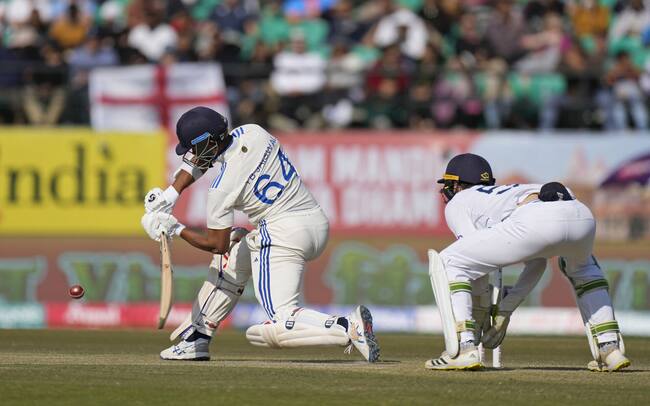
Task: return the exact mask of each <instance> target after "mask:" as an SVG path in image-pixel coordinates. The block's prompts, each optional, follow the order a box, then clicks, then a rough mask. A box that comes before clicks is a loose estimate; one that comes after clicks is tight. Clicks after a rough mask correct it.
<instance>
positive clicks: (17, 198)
mask: <svg viewBox="0 0 650 406" xmlns="http://www.w3.org/2000/svg"><path fill="white" fill-rule="evenodd" d="M164 174H165V135H164V134H163V133H149V134H125V133H94V132H92V131H91V130H89V129H66V128H52V129H42V128H7V127H0V235H138V234H141V233H142V228H141V226H140V217H141V216H142V214H143V212H144V209H143V203H142V201H143V198H144V194H145V193H146V192H147V191H148V190H149V189H150V188H152V187H155V186H161V185H162V182H163V179H164Z"/></svg>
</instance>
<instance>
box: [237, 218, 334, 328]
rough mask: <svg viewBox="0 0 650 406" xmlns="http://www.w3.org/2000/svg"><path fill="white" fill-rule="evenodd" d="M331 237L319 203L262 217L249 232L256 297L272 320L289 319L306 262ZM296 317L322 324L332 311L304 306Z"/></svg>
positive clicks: (320, 251)
mask: <svg viewBox="0 0 650 406" xmlns="http://www.w3.org/2000/svg"><path fill="white" fill-rule="evenodd" d="M328 238H329V221H328V220H327V217H326V216H325V213H323V210H322V209H321V208H320V207H316V208H314V209H310V210H305V211H299V212H291V213H287V214H285V215H283V216H281V217H275V218H272V219H268V220H262V221H261V222H260V223H259V225H258V228H257V230H255V231H253V232H251V233H250V234H249V235H248V236H247V241H248V245H249V248H250V249H251V267H252V271H253V284H254V286H255V297H256V298H257V300H258V301H259V303H260V305H262V307H263V308H264V311H265V312H266V314H267V316H268V317H269V319H271V320H276V321H279V320H287V319H288V318H289V317H291V316H293V313H294V311H295V310H296V309H298V308H299V307H298V298H299V296H300V287H301V283H302V276H303V272H304V271H305V262H307V261H309V260H311V259H314V258H316V257H318V256H319V255H320V254H321V253H322V252H323V250H324V249H325V246H326V245H327V240H328ZM296 318H297V320H298V321H300V322H304V323H306V324H309V325H312V326H315V327H323V326H324V325H325V323H326V322H327V320H329V319H331V318H332V316H331V315H327V314H324V313H320V312H317V311H314V310H309V309H301V311H300V312H299V313H298V316H296Z"/></svg>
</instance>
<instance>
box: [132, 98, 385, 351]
mask: <svg viewBox="0 0 650 406" xmlns="http://www.w3.org/2000/svg"><path fill="white" fill-rule="evenodd" d="M176 132H177V135H178V139H179V144H178V146H177V148H176V152H177V153H178V154H179V155H184V163H183V165H182V166H181V168H180V170H179V172H178V174H177V176H176V179H175V181H174V184H172V186H170V187H169V188H168V189H167V190H165V191H162V190H160V189H154V190H152V191H151V192H150V193H148V194H147V197H146V198H145V207H146V208H147V213H146V214H145V215H144V217H143V219H142V224H143V227H144V228H145V230H146V231H147V233H148V234H149V235H150V237H151V238H153V239H158V240H159V239H160V234H161V233H162V232H163V231H165V232H167V233H168V235H171V236H173V235H179V236H180V237H181V238H183V239H184V240H186V241H187V242H189V243H190V244H191V245H193V246H195V247H197V248H199V249H202V250H205V251H210V252H212V253H214V254H215V256H214V259H213V261H212V263H211V265H210V276H209V278H208V281H206V282H205V284H204V285H203V288H202V289H201V290H200V292H199V295H198V297H197V300H196V301H195V303H194V308H193V312H192V314H191V315H190V316H189V317H188V319H187V320H185V322H184V323H182V324H181V325H180V326H179V327H178V328H177V329H176V331H175V332H174V333H172V340H173V339H175V338H177V337H181V338H182V340H181V341H180V343H178V344H177V345H173V346H171V347H170V348H168V349H166V350H164V351H162V352H161V354H160V355H161V357H162V358H163V359H170V360H201V359H209V348H208V346H209V342H210V338H211V337H212V335H213V334H214V332H215V330H216V329H217V327H218V326H219V323H220V322H221V321H222V320H223V319H224V318H225V317H226V316H227V315H228V314H229V313H230V311H231V310H232V309H233V308H234V306H235V305H236V303H237V300H238V299H239V296H241V294H242V292H243V289H244V287H245V285H246V283H247V281H248V279H249V277H250V275H251V273H252V276H253V285H254V288H255V296H256V298H257V300H258V301H259V303H260V305H261V306H262V308H263V309H264V311H265V313H266V315H267V316H268V321H266V322H264V323H262V324H259V325H254V326H252V327H250V328H249V329H248V330H247V331H246V337H247V339H248V340H249V341H250V342H251V343H252V344H254V345H258V346H264V347H271V348H291V347H300V346H310V345H337V346H349V347H348V352H349V349H350V348H351V347H352V346H354V347H355V348H356V349H357V350H359V352H360V353H361V354H362V355H363V357H364V358H365V359H366V360H367V361H368V362H375V361H377V360H378V359H379V346H378V344H377V342H376V339H375V336H374V333H373V330H372V316H371V314H370V311H369V310H368V309H367V308H366V307H364V306H359V307H357V308H356V309H355V311H353V312H352V313H351V314H350V315H348V316H347V317H339V316H335V315H329V314H324V313H321V312H318V311H315V310H311V309H306V308H303V307H300V306H298V297H299V293H300V285H301V282H302V274H303V272H304V266H305V262H306V261H309V260H312V259H314V258H316V257H318V256H319V255H320V254H321V252H322V251H323V250H324V248H325V246H326V244H327V240H328V235H329V222H328V219H327V217H326V216H325V214H324V212H323V210H322V209H321V207H320V206H319V205H318V203H317V202H316V200H315V199H314V198H313V196H312V195H311V193H310V192H309V190H308V189H307V188H306V187H305V185H304V184H303V183H302V181H301V179H300V177H299V176H298V173H297V172H296V169H295V168H294V166H293V165H292V164H291V162H290V161H289V159H288V158H287V156H286V155H285V153H284V152H283V150H282V148H281V147H280V143H279V142H278V140H277V139H276V138H275V137H273V136H272V135H271V134H269V133H268V132H267V131H265V130H264V129H263V128H262V127H260V126H258V125H255V124H247V125H243V126H240V127H237V128H235V129H233V130H232V131H231V132H228V125H227V121H226V119H225V118H224V117H223V116H222V115H220V114H219V113H217V112H216V111H214V110H211V109H209V108H206V107H196V108H193V109H191V110H189V111H188V112H186V113H184V114H183V115H182V116H181V118H180V119H179V121H178V123H177V129H176ZM212 166H215V167H217V168H219V171H218V174H217V175H216V176H215V178H214V181H213V182H212V184H211V186H210V189H209V191H208V202H207V230H205V231H204V232H197V231H193V230H190V229H188V228H186V227H185V226H183V225H182V224H180V223H179V222H178V221H177V220H176V218H174V216H172V215H171V214H170V212H171V208H172V207H173V205H174V203H175V201H176V199H177V198H178V194H179V193H180V192H182V190H183V189H184V188H186V187H187V186H189V185H190V184H191V183H192V182H193V181H194V180H195V179H197V178H198V177H200V176H202V175H203V173H204V172H205V171H207V170H208V169H209V168H210V167H212ZM234 210H241V211H243V212H244V213H245V214H247V215H248V218H249V220H250V222H251V223H252V224H253V225H254V226H256V229H255V230H253V231H252V232H250V233H247V232H246V231H242V230H241V229H236V228H233V224H234ZM239 240H241V242H239Z"/></svg>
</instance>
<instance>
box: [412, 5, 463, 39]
mask: <svg viewBox="0 0 650 406" xmlns="http://www.w3.org/2000/svg"><path fill="white" fill-rule="evenodd" d="M419 15H420V17H421V18H422V19H423V20H424V21H426V22H428V23H429V24H431V27H433V29H434V30H436V31H437V32H438V33H440V34H442V35H444V36H445V37H451V36H452V34H453V33H452V30H453V29H454V27H455V25H456V24H457V23H458V21H460V18H461V16H462V15H463V7H462V5H461V2H460V0H424V3H423V4H422V8H421V9H420V12H419Z"/></svg>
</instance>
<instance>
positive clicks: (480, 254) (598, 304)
mask: <svg viewBox="0 0 650 406" xmlns="http://www.w3.org/2000/svg"><path fill="white" fill-rule="evenodd" d="M595 232H596V222H595V220H594V218H593V215H592V213H591V211H590V210H589V209H588V208H587V207H586V206H585V205H584V204H582V203H581V202H579V201H577V200H571V201H557V202H542V201H535V202H531V203H528V204H526V205H524V206H522V207H519V208H517V209H516V210H515V211H514V212H513V213H512V215H511V216H510V217H509V218H507V219H506V220H504V221H503V222H501V223H499V224H497V225H495V226H494V227H491V228H486V229H482V230H478V231H476V232H475V233H473V234H470V235H468V236H465V237H463V238H461V239H459V240H457V241H456V242H454V243H453V244H451V245H450V246H449V247H447V248H446V249H444V250H443V251H442V252H441V253H440V257H441V259H442V261H443V263H444V265H445V270H446V272H447V276H448V278H449V281H450V282H468V281H472V280H476V279H478V278H480V277H481V276H484V275H486V274H488V273H489V272H492V271H495V270H497V269H499V268H502V267H505V266H508V265H512V264H516V263H519V262H528V261H531V260H535V259H538V258H550V257H554V256H562V257H564V258H565V260H566V264H567V266H566V269H565V272H566V274H567V276H568V278H569V279H570V280H571V282H572V283H573V284H574V286H580V285H584V284H585V283H588V282H590V281H594V280H599V279H604V275H603V272H602V270H601V269H600V267H599V266H598V264H597V263H596V262H595V261H594V259H593V257H592V249H593V241H594V235H595ZM578 304H579V306H580V310H581V313H582V315H583V317H584V318H585V319H586V320H588V321H589V322H590V323H591V324H594V325H595V324H599V323H603V322H607V321H612V320H614V314H613V310H612V305H611V299H610V297H609V294H608V293H607V291H606V290H603V289H601V290H594V291H591V292H590V293H589V294H588V295H584V296H583V297H582V298H580V299H579V300H578ZM452 305H453V308H454V314H455V316H456V318H457V320H471V314H472V313H471V309H472V297H471V294H470V293H468V292H455V293H453V294H452ZM612 337H615V335H612V334H610V333H608V334H607V335H605V337H603V338H604V339H607V340H609V339H611V338H612ZM599 338H600V337H599ZM599 341H600V340H599ZM602 341H605V340H602Z"/></svg>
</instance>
